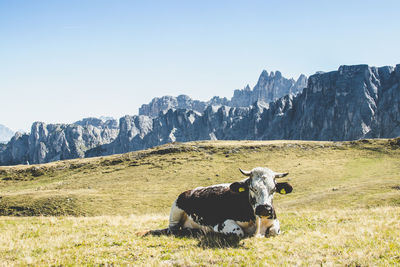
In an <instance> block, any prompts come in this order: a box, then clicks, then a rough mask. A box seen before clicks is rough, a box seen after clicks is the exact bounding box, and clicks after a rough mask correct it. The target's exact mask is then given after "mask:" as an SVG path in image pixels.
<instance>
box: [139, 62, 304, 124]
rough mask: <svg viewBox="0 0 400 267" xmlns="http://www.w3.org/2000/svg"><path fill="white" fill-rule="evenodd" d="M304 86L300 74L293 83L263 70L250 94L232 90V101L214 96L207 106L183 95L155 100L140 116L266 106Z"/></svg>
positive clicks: (302, 76) (143, 109) (280, 75)
mask: <svg viewBox="0 0 400 267" xmlns="http://www.w3.org/2000/svg"><path fill="white" fill-rule="evenodd" d="M306 86H307V77H306V76H305V75H303V74H302V75H300V77H299V78H298V79H297V81H295V80H294V79H286V78H285V77H283V76H282V74H281V72H279V71H276V72H273V71H272V72H271V73H268V72H267V71H265V70H264V71H263V72H262V73H261V75H260V77H259V79H258V82H257V84H256V86H254V88H253V90H251V89H250V86H249V85H247V86H246V87H245V88H244V89H242V90H235V91H234V94H233V97H232V99H231V100H228V99H227V98H225V97H224V98H220V97H217V96H214V97H213V98H211V99H210V100H209V101H206V102H205V101H199V100H192V99H191V98H190V97H189V96H186V95H180V96H178V97H173V96H163V97H160V98H158V97H155V98H153V99H152V100H151V102H150V103H149V104H144V105H142V106H141V107H140V108H139V115H146V116H150V117H157V116H159V115H160V112H163V113H165V112H166V111H168V110H169V109H171V108H175V109H190V110H194V111H197V112H200V113H202V112H204V110H205V109H206V107H207V106H210V105H215V106H221V105H224V106H231V107H249V106H250V105H252V104H253V103H254V102H256V101H259V102H265V103H269V102H272V101H275V100H277V99H278V98H280V97H282V96H285V95H287V94H297V93H298V92H300V91H301V90H303V89H304V88H305V87H306Z"/></svg>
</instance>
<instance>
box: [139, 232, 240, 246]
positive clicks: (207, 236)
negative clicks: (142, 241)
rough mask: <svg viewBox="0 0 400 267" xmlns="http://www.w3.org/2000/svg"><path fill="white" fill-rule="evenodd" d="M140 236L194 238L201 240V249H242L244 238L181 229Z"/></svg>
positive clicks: (141, 234)
mask: <svg viewBox="0 0 400 267" xmlns="http://www.w3.org/2000/svg"><path fill="white" fill-rule="evenodd" d="M139 235H140V236H147V235H153V236H161V235H168V236H174V237H177V238H193V239H197V240H199V243H198V244H197V245H198V246H199V247H201V248H238V247H242V245H241V244H240V241H241V240H242V238H240V237H238V236H236V235H226V234H221V233H215V232H208V233H205V232H204V231H202V230H199V229H179V230H173V231H170V230H169V229H168V228H167V229H162V230H152V231H146V232H143V233H140V234H139Z"/></svg>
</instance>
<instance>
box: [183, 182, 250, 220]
mask: <svg viewBox="0 0 400 267" xmlns="http://www.w3.org/2000/svg"><path fill="white" fill-rule="evenodd" d="M176 205H177V207H178V208H180V209H182V210H184V211H185V213H186V214H187V215H188V216H190V217H191V218H192V219H193V220H194V221H195V222H197V223H199V224H201V225H205V226H215V225H217V224H220V223H223V222H224V221H225V220H228V219H231V220H235V221H240V222H249V221H254V220H255V216H254V212H253V209H252V208H251V205H250V203H249V195H248V192H241V193H236V192H233V191H231V190H230V188H229V184H223V185H215V186H210V187H201V188H196V189H194V190H188V191H186V192H183V193H182V194H180V195H179V197H178V199H177V201H176Z"/></svg>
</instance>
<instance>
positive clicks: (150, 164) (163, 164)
mask: <svg viewBox="0 0 400 267" xmlns="http://www.w3.org/2000/svg"><path fill="white" fill-rule="evenodd" d="M256 166H268V167H270V168H271V169H273V170H276V171H289V172H290V175H289V176H288V177H289V179H290V183H291V184H292V185H293V187H294V191H293V193H292V194H289V195H285V196H281V195H276V196H275V206H276V210H277V216H278V218H279V219H280V220H281V224H282V226H281V227H282V230H283V232H284V233H283V234H282V235H281V236H279V237H276V238H270V239H256V238H250V239H245V240H243V241H240V242H239V243H229V242H228V243H226V242H225V241H223V240H219V239H217V241H215V240H214V239H207V238H206V239H193V238H175V237H145V238H138V237H136V236H135V233H136V232H137V231H141V230H145V229H155V228H161V227H166V226H167V221H168V212H169V207H170V205H171V203H172V201H173V200H174V199H175V197H176V196H177V195H178V194H179V193H180V192H182V191H184V190H187V189H191V188H195V187H197V186H206V185H211V184H216V183H221V182H231V181H237V180H240V179H242V178H243V177H242V176H241V175H240V173H239V171H238V168H239V167H240V168H243V169H251V168H253V167H256ZM399 173H400V139H389V140H387V139H380V140H360V141H352V142H312V141H309V142H307V141H207V142H205V141H204V142H190V143H173V144H167V145H163V146H160V147H156V148H153V149H149V150H145V151H138V152H130V153H127V154H120V155H112V156H107V157H97V158H87V159H75V160H67V161H59V162H54V163H48V164H42V165H31V166H13V167H0V215H3V216H37V215H44V216H61V215H62V217H48V218H47V217H22V218H17V217H1V218H0V233H1V234H0V240H1V241H0V258H1V259H3V262H6V263H10V264H11V263H19V264H27V263H33V264H35V263H36V264H50V265H59V264H62V265H68V264H71V263H78V264H79V263H81V264H83V263H92V264H101V263H115V264H122V263H132V262H135V263H137V264H150V265H151V264H153V265H159V264H164V265H171V264H172V265H198V264H204V265H211V264H218V265H220V264H225V265H231V264H239V265H252V264H254V263H258V262H264V263H270V264H299V265H309V264H312V265H316V264H318V265H319V264H325V263H333V264H339V265H360V264H361V265H370V264H372V265H376V264H378V265H380V264H382V265H387V264H396V263H397V264H399V263H400V258H399V257H398V254H399V251H400V245H399V244H400V242H399V241H400V240H399V236H400V224H399V221H400V217H399V216H400V175H399ZM70 215H72V216H78V217H63V216H70ZM81 216H97V217H81ZM11 233H13V234H11ZM47 239H50V240H53V241H54V242H44V240H47Z"/></svg>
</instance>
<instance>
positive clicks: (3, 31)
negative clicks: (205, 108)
mask: <svg viewBox="0 0 400 267" xmlns="http://www.w3.org/2000/svg"><path fill="white" fill-rule="evenodd" d="M399 12H400V1H397V0H395V1H367V0H363V1H351V0H347V1H323V0H319V1H232V0H230V1H218V0H214V1H204V0H202V1H150V0H149V1H118V0H113V1H112V0H109V1H99V0H93V1H88V0H79V1H70V0H68V1H67V0H65V1H53V0H51V1H40V0H36V1H15V0H9V1H6V0H0V98H1V101H0V124H4V125H6V126H8V127H10V128H12V129H14V130H17V129H30V125H31V124H32V122H34V121H44V122H47V123H50V122H73V121H76V120H79V119H81V118H83V117H88V116H97V117H98V116H102V115H105V116H114V117H116V118H119V117H121V116H123V115H125V114H130V115H134V114H137V110H138V107H139V106H140V105H141V104H143V103H147V102H149V101H150V100H151V99H152V98H153V97H155V96H162V95H179V94H187V95H189V96H191V97H192V98H196V99H201V100H207V99H209V98H210V97H212V96H214V95H219V96H226V97H231V96H232V94H233V90H234V89H237V88H243V87H244V86H245V85H246V84H250V86H251V87H253V86H254V85H255V83H256V81H257V78H258V76H259V74H260V73H261V71H262V70H263V69H266V70H268V71H271V70H280V71H281V72H282V74H283V75H284V76H286V77H294V78H297V77H298V76H299V75H300V74H301V73H304V74H306V75H310V74H313V73H315V72H316V71H319V70H322V71H330V70H335V69H337V68H338V67H339V65H343V64H361V63H367V64H370V65H374V66H382V65H395V64H398V63H400V49H399V45H400V18H399Z"/></svg>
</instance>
